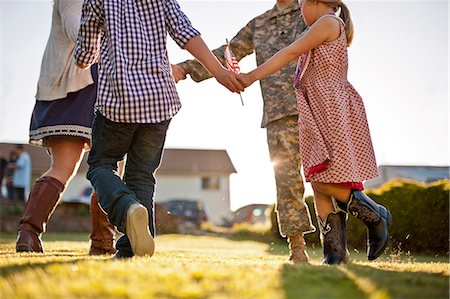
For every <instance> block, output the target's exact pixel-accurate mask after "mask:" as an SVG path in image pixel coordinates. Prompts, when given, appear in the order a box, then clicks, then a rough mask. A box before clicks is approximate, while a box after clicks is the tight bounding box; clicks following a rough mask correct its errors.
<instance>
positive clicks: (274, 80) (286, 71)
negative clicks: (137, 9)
mask: <svg viewBox="0 0 450 299" xmlns="http://www.w3.org/2000/svg"><path fill="white" fill-rule="evenodd" d="M305 28H306V26H305V24H304V23H303V21H302V19H301V18H300V7H299V5H298V3H297V1H295V0H294V1H293V2H292V3H291V4H290V5H289V6H288V7H287V8H285V9H284V10H282V11H280V10H279V9H278V8H277V7H276V6H274V7H273V8H272V9H270V10H268V11H267V12H265V13H264V14H262V15H260V16H258V17H256V18H254V19H253V20H251V21H250V22H249V23H248V24H247V25H246V26H245V27H244V28H242V29H241V30H240V31H239V32H238V34H237V35H236V36H235V37H234V38H233V39H232V40H231V41H230V46H231V50H232V51H233V53H234V54H235V56H236V58H237V60H238V61H239V60H241V59H242V58H243V57H245V56H247V55H250V54H252V53H253V51H255V54H256V62H257V64H258V65H261V64H262V63H264V62H265V61H267V60H268V59H269V58H270V57H272V56H273V55H274V54H275V53H276V52H278V51H279V50H281V49H283V48H284V47H286V46H288V45H290V44H291V43H292V42H293V41H294V40H296V39H298V38H299V37H300V35H301V33H302V32H303V31H304V29H305ZM224 49H225V45H223V46H222V47H220V48H218V49H216V50H214V51H213V52H214V54H215V55H216V56H217V58H218V59H219V60H220V61H221V62H222V63H223V64H225V61H224V57H223V52H224ZM179 66H181V67H182V68H183V69H184V71H185V72H186V74H189V75H190V76H191V78H192V80H194V81H196V82H199V81H202V80H205V79H208V78H211V75H210V74H209V73H208V72H207V71H206V69H205V68H203V66H202V65H201V64H200V63H199V62H198V61H196V60H188V61H185V62H183V63H180V64H179ZM296 66H297V62H296V61H292V62H291V63H290V64H289V65H287V66H286V67H284V68H283V69H281V70H279V71H278V72H276V73H274V74H272V75H269V76H268V77H266V78H264V79H262V80H261V81H260V84H261V90H262V96H263V100H264V112H263V119H262V123H261V127H263V128H267V139H268V144H269V151H270V157H271V160H272V161H273V162H274V170H275V179H276V184H277V213H278V219H279V221H278V223H279V224H280V233H281V234H282V235H284V236H285V235H291V234H296V233H299V232H303V233H305V232H311V231H314V230H315V228H314V226H313V225H312V224H311V217H310V215H309V210H308V208H307V206H306V204H305V202H304V199H303V193H304V186H303V179H302V176H301V173H300V166H301V161H300V153H299V141H298V125H297V119H298V110H297V99H296V97H295V93H294V88H293V87H292V85H293V81H294V72H295V68H296Z"/></svg>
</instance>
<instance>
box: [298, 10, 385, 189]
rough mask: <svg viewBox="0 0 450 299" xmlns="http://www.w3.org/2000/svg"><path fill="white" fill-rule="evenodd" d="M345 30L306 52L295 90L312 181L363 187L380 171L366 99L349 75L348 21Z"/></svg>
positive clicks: (304, 158)
mask: <svg viewBox="0 0 450 299" xmlns="http://www.w3.org/2000/svg"><path fill="white" fill-rule="evenodd" d="M324 17H334V18H337V19H338V20H339V22H340V25H341V26H340V27H341V34H340V36H339V38H337V39H336V40H334V41H332V42H326V43H323V44H321V45H320V46H318V47H317V48H315V49H313V50H311V51H310V52H308V53H305V54H303V55H302V56H301V57H300V59H299V63H298V67H297V75H296V82H295V87H296V95H297V101H298V108H299V130H300V150H301V157H302V161H303V169H304V173H305V178H306V180H307V181H308V182H310V181H315V182H323V183H341V184H343V185H345V186H347V187H352V188H357V189H362V183H361V182H362V181H364V180H368V179H371V178H374V177H377V176H378V169H377V164H376V161H375V154H374V151H373V146H372V141H371V138H370V131H369V126H368V123H367V117H366V111H365V109H364V103H363V101H362V98H361V97H360V95H359V94H358V93H357V92H356V90H355V89H354V88H353V86H352V85H351V84H350V83H349V82H348V80H347V71H348V56H347V39H346V35H345V28H344V26H345V25H344V23H343V22H342V20H341V19H340V18H338V17H336V16H335V15H332V14H327V15H325V16H322V17H321V18H324Z"/></svg>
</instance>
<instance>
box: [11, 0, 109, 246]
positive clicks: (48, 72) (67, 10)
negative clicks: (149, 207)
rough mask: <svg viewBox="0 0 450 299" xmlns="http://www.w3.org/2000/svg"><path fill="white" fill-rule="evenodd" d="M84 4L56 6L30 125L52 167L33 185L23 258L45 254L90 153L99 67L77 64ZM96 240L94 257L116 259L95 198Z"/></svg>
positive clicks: (61, 1) (20, 241)
mask: <svg viewBox="0 0 450 299" xmlns="http://www.w3.org/2000/svg"><path fill="white" fill-rule="evenodd" d="M82 3H83V1H82V0H55V1H54V2H53V13H52V24H51V31H50V36H49V39H48V42H47V46H46V48H45V52H44V57H43V59H42V64H41V72H40V76H39V81H38V87H37V93H36V104H35V106H34V110H33V115H32V117H31V124H30V143H31V144H34V145H38V146H44V147H46V148H47V151H48V153H49V154H50V156H51V160H52V161H51V166H50V169H48V171H47V172H45V173H44V174H43V175H42V176H41V177H40V178H39V179H38V180H37V181H36V182H35V183H34V185H33V187H32V189H31V192H30V196H29V199H28V202H27V205H26V207H25V211H24V214H23V216H22V219H21V220H20V225H19V229H18V237H17V242H16V251H17V252H23V251H25V252H43V247H42V241H41V238H40V237H41V234H42V233H43V232H44V231H45V226H46V223H47V222H48V220H49V218H50V216H51V214H52V212H53V211H54V209H55V208H56V206H57V204H58V202H59V199H60V197H61V194H62V193H63V191H64V189H65V186H66V185H67V184H68V183H69V181H70V180H71V179H72V177H73V176H74V175H75V174H76V172H77V170H78V167H79V165H80V161H81V159H82V158H83V155H84V153H85V151H86V150H87V149H89V147H90V138H91V126H92V120H93V117H94V104H95V100H96V97H97V65H96V64H95V65H93V66H92V67H91V68H90V69H86V70H82V69H80V68H78V67H77V66H76V65H75V63H74V60H73V51H74V48H75V45H76V41H77V36H78V29H79V26H80V19H81V7H82ZM91 212H92V217H93V234H92V235H91V239H92V243H91V249H90V254H106V253H110V254H112V253H114V252H115V249H114V247H113V245H112V242H113V236H114V227H113V226H112V225H111V224H110V223H109V222H108V220H107V217H106V215H104V213H102V212H101V210H100V209H99V206H98V202H97V200H96V196H95V194H94V195H93V198H92V200H91Z"/></svg>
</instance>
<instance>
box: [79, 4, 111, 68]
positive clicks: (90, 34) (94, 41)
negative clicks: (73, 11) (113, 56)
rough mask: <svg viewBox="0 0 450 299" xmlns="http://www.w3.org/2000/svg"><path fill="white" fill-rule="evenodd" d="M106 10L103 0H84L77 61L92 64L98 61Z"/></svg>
mask: <svg viewBox="0 0 450 299" xmlns="http://www.w3.org/2000/svg"><path fill="white" fill-rule="evenodd" d="M103 24H104V12H103V6H102V0H84V2H83V7H82V10H81V22H80V30H79V31H78V39H77V46H76V48H75V52H74V58H75V60H76V62H77V63H79V64H83V65H91V64H93V63H94V62H95V61H96V58H97V56H98V53H99V49H100V37H101V35H102V34H103Z"/></svg>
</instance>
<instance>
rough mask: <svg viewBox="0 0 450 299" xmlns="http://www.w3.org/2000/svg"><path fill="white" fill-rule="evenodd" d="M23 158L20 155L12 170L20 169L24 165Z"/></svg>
mask: <svg viewBox="0 0 450 299" xmlns="http://www.w3.org/2000/svg"><path fill="white" fill-rule="evenodd" d="M25 160H26V159H25V157H24V156H23V154H21V155H20V156H19V157H18V158H17V160H16V162H15V163H14V169H22V168H24V167H25V165H26V161H25Z"/></svg>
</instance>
